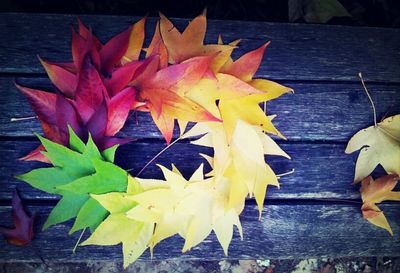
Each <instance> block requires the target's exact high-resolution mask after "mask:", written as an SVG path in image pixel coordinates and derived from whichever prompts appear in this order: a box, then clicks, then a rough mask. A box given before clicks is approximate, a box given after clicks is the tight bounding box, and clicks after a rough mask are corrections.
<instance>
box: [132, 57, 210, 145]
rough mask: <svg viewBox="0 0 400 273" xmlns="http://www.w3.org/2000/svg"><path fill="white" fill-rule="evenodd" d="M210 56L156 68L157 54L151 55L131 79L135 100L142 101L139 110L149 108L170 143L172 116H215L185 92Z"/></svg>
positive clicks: (203, 118) (196, 118) (186, 118)
mask: <svg viewBox="0 0 400 273" xmlns="http://www.w3.org/2000/svg"><path fill="white" fill-rule="evenodd" d="M210 61H211V57H196V58H192V59H189V60H187V61H185V62H183V63H181V64H176V65H173V66H169V67H166V68H163V69H160V70H158V67H159V62H160V58H159V56H157V55H155V56H151V57H150V58H149V59H148V60H147V62H146V65H144V66H143V71H142V73H141V75H140V76H139V77H138V78H136V79H134V81H133V82H132V83H131V85H132V86H134V87H135V88H136V89H137V91H138V98H139V99H138V100H139V101H142V102H144V103H145V106H144V107H143V106H141V108H139V109H138V110H142V111H143V110H144V111H150V114H151V116H152V118H153V120H154V122H155V123H156V125H157V127H158V128H159V130H160V131H161V133H162V134H163V136H164V138H165V140H166V142H167V143H168V144H169V143H170V141H171V139H172V134H173V129H174V120H175V119H178V120H184V121H210V120H218V119H217V118H215V117H214V116H213V115H212V114H211V113H209V112H208V111H206V110H205V109H204V108H202V107H201V106H200V105H198V104H196V103H195V102H193V101H191V100H190V99H188V98H186V97H185V96H184V92H185V90H187V89H190V88H191V87H192V86H194V85H195V84H196V83H197V82H198V81H200V79H201V78H202V77H203V75H204V74H205V73H206V71H207V69H208V67H209V64H210Z"/></svg>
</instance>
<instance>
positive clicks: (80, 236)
mask: <svg viewBox="0 0 400 273" xmlns="http://www.w3.org/2000/svg"><path fill="white" fill-rule="evenodd" d="M85 231H86V228H84V229H83V230H82V232H81V235H79V238H78V241H76V244H75V246H74V248H73V249H72V254H75V252H76V249H77V248H78V245H79V243H80V242H81V240H82V236H83V234H84V233H85Z"/></svg>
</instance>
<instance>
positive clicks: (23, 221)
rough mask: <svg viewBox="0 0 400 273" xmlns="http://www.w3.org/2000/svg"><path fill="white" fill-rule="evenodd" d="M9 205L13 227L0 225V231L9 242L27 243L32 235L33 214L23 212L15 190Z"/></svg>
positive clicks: (20, 244) (23, 244)
mask: <svg viewBox="0 0 400 273" xmlns="http://www.w3.org/2000/svg"><path fill="white" fill-rule="evenodd" d="M11 206H12V220H13V224H14V226H15V227H14V228H6V227H0V233H1V234H3V236H4V238H5V239H6V240H7V242H8V243H10V244H13V245H17V246H25V245H28V244H29V243H30V242H31V241H32V239H33V237H34V233H33V221H34V218H35V216H29V215H28V214H27V213H26V212H25V210H24V207H23V205H22V201H21V198H20V197H19V195H18V192H17V191H14V195H13V198H12V203H11Z"/></svg>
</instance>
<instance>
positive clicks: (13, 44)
mask: <svg viewBox="0 0 400 273" xmlns="http://www.w3.org/2000/svg"><path fill="white" fill-rule="evenodd" d="M81 18H82V19H83V21H84V22H85V23H86V24H88V25H90V26H91V27H92V29H93V30H94V32H95V34H96V35H98V36H99V37H100V38H101V40H102V41H103V42H104V41H107V39H109V38H110V37H111V36H113V35H115V34H117V33H119V32H121V31H123V30H124V29H126V28H127V27H128V25H129V24H130V23H132V22H134V21H136V20H138V19H139V18H137V17H136V18H135V17H128V16H100V15H95V16H81ZM75 21H76V16H74V15H59V14H57V15H52V14H7V13H5V14H0V33H2V37H4V38H3V39H1V41H0V48H2V54H1V55H0V72H7V73H33V72H34V73H43V69H42V68H41V67H40V65H39V63H38V61H37V58H36V55H37V54H39V55H40V56H42V57H45V58H48V59H50V60H60V61H61V60H62V61H65V60H69V59H71V53H70V28H69V24H70V23H75ZM174 21H175V22H176V25H177V26H178V28H180V29H183V26H185V25H186V23H187V20H174ZM154 23H155V18H149V19H148V24H147V33H153V31H154ZM219 34H222V35H223V38H224V40H226V41H232V40H236V39H239V38H242V43H241V44H240V47H239V49H238V50H237V55H240V54H242V53H244V52H246V51H248V50H250V49H255V48H256V47H258V46H260V45H261V44H263V43H264V42H266V41H268V40H272V44H271V45H270V47H269V48H268V50H267V53H266V57H265V59H264V62H263V63H262V65H261V70H260V71H259V73H258V75H259V76H266V77H271V78H274V79H289V80H345V81H349V80H350V81H357V78H356V75H357V73H358V72H360V71H362V72H364V73H365V75H366V78H367V79H368V80H371V81H381V82H400V73H399V71H400V61H399V54H400V47H399V45H400V30H399V29H385V28H370V27H362V28H360V27H347V26H324V25H304V24H303V25H302V24H276V23H264V22H239V21H213V20H209V21H208V32H207V41H208V42H215V41H216V40H217V37H218V35H219ZM148 36H149V37H148V38H150V35H148Z"/></svg>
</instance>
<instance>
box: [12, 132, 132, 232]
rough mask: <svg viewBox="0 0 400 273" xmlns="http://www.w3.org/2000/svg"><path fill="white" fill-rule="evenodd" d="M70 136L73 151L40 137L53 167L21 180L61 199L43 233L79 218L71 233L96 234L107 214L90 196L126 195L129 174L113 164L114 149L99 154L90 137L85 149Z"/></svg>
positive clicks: (25, 176)
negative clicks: (114, 193) (93, 232)
mask: <svg viewBox="0 0 400 273" xmlns="http://www.w3.org/2000/svg"><path fill="white" fill-rule="evenodd" d="M69 135H70V147H71V148H70V149H69V148H67V147H65V146H62V145H60V144H57V143H54V142H51V141H49V140H48V139H45V138H42V137H40V136H39V139H40V141H41V142H42V145H43V146H44V148H45V149H46V152H45V156H46V157H47V158H48V160H49V161H50V162H51V163H52V164H53V167H50V168H40V169H35V170H32V171H30V172H28V173H26V174H22V175H19V176H18V178H19V179H21V180H23V181H25V182H27V183H29V184H30V185H31V186H33V187H35V188H37V189H40V190H42V191H45V192H48V193H52V194H59V195H61V196H62V198H61V200H60V201H59V202H58V203H57V205H56V206H55V207H54V209H53V210H52V211H51V213H50V215H49V217H48V219H47V221H46V222H45V224H44V226H43V229H46V228H48V227H49V226H51V225H55V224H58V223H61V222H65V221H67V220H69V219H72V218H75V217H76V220H75V223H74V225H73V227H72V229H71V231H70V233H73V232H75V231H77V230H80V229H83V228H86V227H89V228H90V229H91V230H92V231H93V230H94V229H95V228H96V227H97V226H98V225H99V224H100V223H101V222H102V221H103V219H104V218H105V217H106V216H107V211H106V210H105V209H104V208H103V207H102V206H100V204H98V203H97V201H95V200H94V199H92V198H91V197H90V194H91V193H95V194H100V193H106V192H111V191H115V192H122V191H125V190H126V186H127V180H128V173H127V172H126V171H124V170H122V169H121V168H119V167H118V166H116V165H114V164H112V161H113V159H114V153H115V150H116V147H115V146H114V147H111V148H109V149H108V150H105V151H104V152H103V153H100V152H99V150H98V148H97V147H96V145H95V144H94V142H93V140H92V138H91V136H90V135H89V139H88V142H87V144H86V145H85V144H84V143H83V142H82V141H81V140H80V139H79V138H78V136H77V135H76V134H75V133H74V131H73V130H72V129H71V128H70V132H69Z"/></svg>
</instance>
